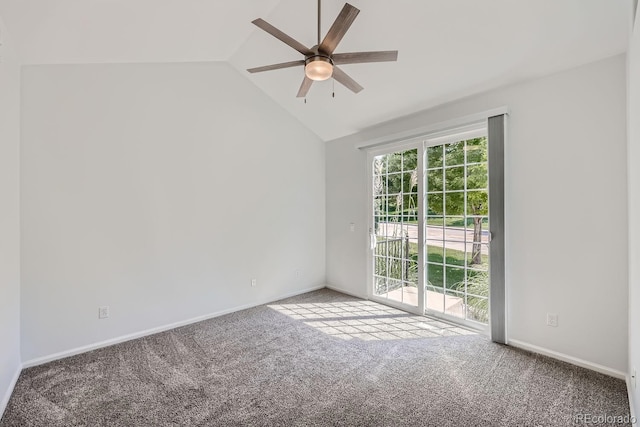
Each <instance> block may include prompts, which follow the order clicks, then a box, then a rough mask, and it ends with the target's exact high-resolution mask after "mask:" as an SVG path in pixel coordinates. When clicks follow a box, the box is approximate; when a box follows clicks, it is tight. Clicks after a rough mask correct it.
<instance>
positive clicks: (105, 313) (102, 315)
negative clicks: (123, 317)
mask: <svg viewBox="0 0 640 427" xmlns="http://www.w3.org/2000/svg"><path fill="white" fill-rule="evenodd" d="M108 317H109V306H107V305H105V306H104V307H99V308H98V319H106V318H108Z"/></svg>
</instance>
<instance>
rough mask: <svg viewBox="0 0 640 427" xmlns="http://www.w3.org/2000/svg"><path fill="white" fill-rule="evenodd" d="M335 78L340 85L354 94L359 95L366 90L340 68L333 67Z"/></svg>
mask: <svg viewBox="0 0 640 427" xmlns="http://www.w3.org/2000/svg"><path fill="white" fill-rule="evenodd" d="M333 78H334V79H336V81H337V82H338V83H341V84H342V85H344V86H345V87H346V88H347V89H349V90H351V91H352V92H353V93H358V92H360V91H361V90H362V89H364V88H363V87H362V86H360V85H359V84H358V82H356V81H355V80H353V79H352V78H351V77H349V75H348V74H347V73H345V72H344V71H342V70H341V69H340V68H338V67H333Z"/></svg>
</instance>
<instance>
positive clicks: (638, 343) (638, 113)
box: [628, 9, 640, 415]
mask: <svg viewBox="0 0 640 427" xmlns="http://www.w3.org/2000/svg"><path fill="white" fill-rule="evenodd" d="M635 21H636V23H635V27H634V31H633V35H632V39H631V43H630V45H629V53H628V67H629V68H628V77H629V89H628V93H629V98H628V101H629V104H628V105H629V112H628V113H629V115H628V117H629V155H628V165H629V372H632V370H633V369H634V368H635V369H636V372H637V371H638V370H639V369H640V225H639V224H638V218H640V166H639V165H640V9H638V10H636V20H635ZM638 385H640V381H638V379H637V378H636V387H635V388H634V387H632V389H631V396H630V400H631V404H632V405H634V406H635V411H636V415H637V414H638V411H640V394H639V393H638Z"/></svg>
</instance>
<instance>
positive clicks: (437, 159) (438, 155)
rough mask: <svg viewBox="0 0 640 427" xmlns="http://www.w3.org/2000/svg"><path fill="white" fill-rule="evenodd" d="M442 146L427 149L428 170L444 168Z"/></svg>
mask: <svg viewBox="0 0 640 427" xmlns="http://www.w3.org/2000/svg"><path fill="white" fill-rule="evenodd" d="M442 149H443V147H442V145H438V146H435V147H429V148H427V167H428V168H441V167H442Z"/></svg>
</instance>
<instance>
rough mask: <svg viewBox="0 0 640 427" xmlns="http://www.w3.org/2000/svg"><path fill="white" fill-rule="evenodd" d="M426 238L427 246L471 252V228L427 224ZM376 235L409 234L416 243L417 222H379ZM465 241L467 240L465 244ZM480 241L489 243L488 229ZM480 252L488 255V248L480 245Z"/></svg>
mask: <svg viewBox="0 0 640 427" xmlns="http://www.w3.org/2000/svg"><path fill="white" fill-rule="evenodd" d="M426 231H427V239H428V240H429V241H428V243H427V244H428V245H429V246H438V247H441V248H442V247H444V246H445V245H446V247H447V249H454V250H458V251H462V252H464V251H465V250H466V251H467V252H471V247H472V242H473V229H468V228H467V229H465V228H463V227H444V228H443V227H437V226H432V225H427V228H426ZM377 235H378V236H380V237H401V236H403V235H407V236H409V239H410V240H411V241H412V242H414V243H418V225H417V224H400V223H396V222H380V223H378V232H377ZM465 241H466V242H467V243H466V245H465ZM482 243H489V231H488V230H483V231H482ZM482 254H483V255H488V254H489V248H488V246H486V245H483V246H482Z"/></svg>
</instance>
